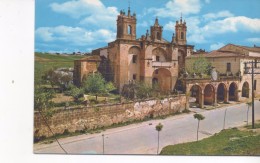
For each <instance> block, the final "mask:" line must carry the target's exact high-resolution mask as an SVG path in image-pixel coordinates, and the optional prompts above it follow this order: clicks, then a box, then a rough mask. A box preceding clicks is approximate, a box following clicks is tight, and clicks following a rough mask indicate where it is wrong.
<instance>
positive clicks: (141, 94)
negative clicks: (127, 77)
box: [136, 82, 153, 99]
mask: <svg viewBox="0 0 260 163" xmlns="http://www.w3.org/2000/svg"><path fill="white" fill-rule="evenodd" d="M152 91H153V87H152V86H151V85H150V84H147V83H145V82H139V83H137V84H136V96H137V98H141V99H143V98H147V97H150V96H151V94H152Z"/></svg>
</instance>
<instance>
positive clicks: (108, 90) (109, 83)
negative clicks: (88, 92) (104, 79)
mask: <svg viewBox="0 0 260 163" xmlns="http://www.w3.org/2000/svg"><path fill="white" fill-rule="evenodd" d="M114 90H116V87H115V86H114V84H113V83H112V82H108V83H107V84H106V91H107V93H109V92H111V91H114Z"/></svg>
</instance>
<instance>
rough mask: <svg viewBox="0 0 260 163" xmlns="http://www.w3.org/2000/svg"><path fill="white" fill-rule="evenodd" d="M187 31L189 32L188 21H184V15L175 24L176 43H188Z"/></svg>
mask: <svg viewBox="0 0 260 163" xmlns="http://www.w3.org/2000/svg"><path fill="white" fill-rule="evenodd" d="M186 33H187V26H186V22H185V21H184V22H182V17H181V19H180V22H179V21H176V25H175V43H176V44H178V45H186V44H187V40H186Z"/></svg>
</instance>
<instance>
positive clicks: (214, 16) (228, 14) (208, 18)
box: [203, 10, 234, 20]
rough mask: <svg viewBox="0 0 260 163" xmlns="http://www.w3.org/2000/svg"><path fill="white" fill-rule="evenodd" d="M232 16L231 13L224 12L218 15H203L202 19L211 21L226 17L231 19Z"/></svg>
mask: <svg viewBox="0 0 260 163" xmlns="http://www.w3.org/2000/svg"><path fill="white" fill-rule="evenodd" d="M232 16H234V15H233V14H232V13H231V12H229V11H227V10H224V11H220V12H218V13H208V14H205V15H203V18H204V19H206V20H211V19H218V18H226V17H232Z"/></svg>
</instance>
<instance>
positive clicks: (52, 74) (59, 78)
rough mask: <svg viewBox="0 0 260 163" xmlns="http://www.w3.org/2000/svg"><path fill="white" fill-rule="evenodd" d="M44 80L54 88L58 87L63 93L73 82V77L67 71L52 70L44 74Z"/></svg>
mask: <svg viewBox="0 0 260 163" xmlns="http://www.w3.org/2000/svg"><path fill="white" fill-rule="evenodd" d="M42 79H43V80H45V81H48V82H49V83H50V84H51V86H52V87H54V86H55V85H56V86H58V87H59V88H60V90H61V91H63V90H64V89H67V88H68V85H69V83H70V82H71V81H72V75H70V74H69V73H68V71H66V70H64V71H55V70H54V69H53V68H52V69H50V70H48V71H46V72H45V73H44V75H43V76H42Z"/></svg>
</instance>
